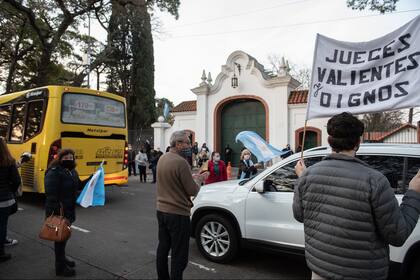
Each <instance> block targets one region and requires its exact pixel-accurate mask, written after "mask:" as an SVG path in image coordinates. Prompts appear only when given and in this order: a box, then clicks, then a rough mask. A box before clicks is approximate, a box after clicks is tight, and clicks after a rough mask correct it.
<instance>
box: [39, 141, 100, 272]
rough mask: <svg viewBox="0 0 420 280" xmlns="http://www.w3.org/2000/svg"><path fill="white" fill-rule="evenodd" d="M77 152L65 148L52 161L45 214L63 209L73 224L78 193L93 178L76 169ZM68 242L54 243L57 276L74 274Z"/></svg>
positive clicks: (46, 183)
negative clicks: (80, 175)
mask: <svg viewBox="0 0 420 280" xmlns="http://www.w3.org/2000/svg"><path fill="white" fill-rule="evenodd" d="M75 168H76V162H75V157H74V151H73V150H71V149H63V150H61V151H60V152H59V153H58V155H57V157H56V158H55V159H54V160H53V161H52V162H51V163H50V165H49V166H48V169H47V171H46V173H45V180H44V181H45V198H46V200H45V215H46V217H49V216H51V215H52V214H54V215H60V211H61V210H60V209H61V208H62V209H63V214H64V217H65V218H66V219H67V220H68V221H69V222H70V223H73V222H74V221H75V220H76V199H77V192H78V191H79V190H81V189H82V188H83V187H84V186H85V184H86V183H87V182H88V181H89V180H90V178H91V177H92V176H91V177H89V178H87V179H86V180H84V181H81V180H80V179H79V174H78V173H77V171H76V169H75ZM66 243H67V241H65V242H54V252H55V272H56V275H57V276H65V277H71V276H74V275H75V274H76V273H75V270H74V269H73V268H74V267H75V265H76V264H75V262H74V261H71V260H70V259H68V258H67V257H66V253H65V250H66Z"/></svg>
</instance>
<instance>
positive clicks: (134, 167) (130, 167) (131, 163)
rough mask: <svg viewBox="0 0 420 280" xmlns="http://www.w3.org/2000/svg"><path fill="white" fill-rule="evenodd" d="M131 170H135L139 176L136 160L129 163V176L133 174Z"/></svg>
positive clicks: (135, 174) (135, 173) (134, 172)
mask: <svg viewBox="0 0 420 280" xmlns="http://www.w3.org/2000/svg"><path fill="white" fill-rule="evenodd" d="M131 172H133V174H134V176H137V171H136V163H135V162H134V161H133V162H129V163H128V176H131Z"/></svg>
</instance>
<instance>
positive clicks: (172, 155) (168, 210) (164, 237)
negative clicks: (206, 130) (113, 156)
mask: <svg viewBox="0 0 420 280" xmlns="http://www.w3.org/2000/svg"><path fill="white" fill-rule="evenodd" d="M170 146H171V149H170V151H169V152H168V153H166V154H164V155H163V156H162V157H161V158H160V159H159V162H158V165H157V219H158V223H159V245H158V248H157V258H156V269H157V274H158V278H159V279H182V274H183V272H184V269H185V268H186V267H187V264H188V250H189V240H190V231H191V229H190V214H191V207H192V206H193V204H192V201H191V197H192V196H196V195H197V193H198V191H199V189H200V188H199V186H198V185H197V184H196V182H195V181H194V179H193V177H192V174H191V168H190V165H189V164H188V162H187V160H186V158H187V157H188V156H190V154H191V142H190V140H189V138H188V134H187V133H186V132H185V131H176V132H174V133H173V134H172V136H171V140H170ZM198 180H199V181H204V180H205V176H204V175H202V176H199V177H198ZM169 251H171V276H169V270H168V253H169Z"/></svg>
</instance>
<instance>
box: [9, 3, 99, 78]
mask: <svg viewBox="0 0 420 280" xmlns="http://www.w3.org/2000/svg"><path fill="white" fill-rule="evenodd" d="M102 2H103V1H102V0H86V1H82V0H74V1H64V0H54V1H53V0H49V1H25V2H23V1H17V0H3V1H2V2H1V7H2V9H3V8H7V9H9V10H12V11H13V12H14V13H16V14H18V15H19V16H20V17H22V18H24V19H25V22H26V23H27V24H28V26H29V27H30V29H31V30H32V31H33V33H34V35H35V36H33V38H31V39H32V40H33V42H34V44H37V46H38V47H39V51H40V55H39V57H38V56H37V60H36V68H35V69H34V70H35V71H36V72H35V77H34V81H33V83H34V85H35V86H43V85H46V84H48V82H49V76H50V75H51V74H53V73H54V71H55V70H56V69H55V64H56V62H57V61H58V58H59V57H58V56H57V53H59V52H60V53H64V54H66V55H70V54H71V51H72V50H73V47H72V45H71V44H70V43H69V41H71V40H72V39H75V38H77V37H78V33H79V32H78V27H79V24H80V22H81V20H82V19H84V17H85V16H86V15H87V14H88V13H89V12H91V11H95V10H100V9H101V7H102ZM60 58H61V57H60Z"/></svg>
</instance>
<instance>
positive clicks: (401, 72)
mask: <svg viewBox="0 0 420 280" xmlns="http://www.w3.org/2000/svg"><path fill="white" fill-rule="evenodd" d="M419 64H420V16H417V17H416V18H415V19H413V20H412V21H410V22H408V23H407V24H405V25H404V26H402V27H400V28H399V29H397V30H395V31H393V32H391V33H389V34H387V35H385V36H383V37H381V38H378V39H375V40H372V41H368V42H361V43H351V42H343V41H337V40H334V39H331V38H328V37H325V36H322V35H319V34H318V35H317V39H316V44H315V54H314V63H313V69H312V82H311V87H310V93H309V94H310V95H309V100H308V106H307V117H306V119H307V120H309V119H313V118H319V117H330V116H333V115H336V114H339V113H342V112H350V113H353V114H362V113H371V112H382V111H388V110H397V109H403V108H411V107H416V106H420V67H419Z"/></svg>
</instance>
